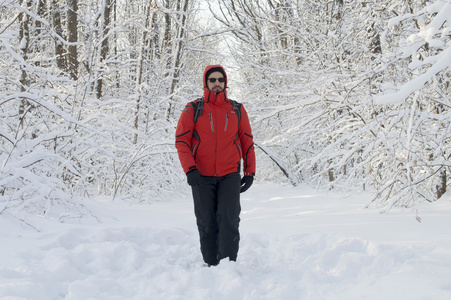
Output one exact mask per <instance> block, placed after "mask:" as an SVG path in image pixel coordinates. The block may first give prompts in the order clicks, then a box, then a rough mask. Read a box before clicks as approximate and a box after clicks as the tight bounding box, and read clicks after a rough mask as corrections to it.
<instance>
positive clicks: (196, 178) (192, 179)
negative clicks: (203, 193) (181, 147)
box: [186, 169, 204, 186]
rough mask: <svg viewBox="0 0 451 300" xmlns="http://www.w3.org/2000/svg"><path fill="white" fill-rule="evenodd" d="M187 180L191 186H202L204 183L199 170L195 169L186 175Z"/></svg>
mask: <svg viewBox="0 0 451 300" xmlns="http://www.w3.org/2000/svg"><path fill="white" fill-rule="evenodd" d="M186 178H187V180H188V184H189V185H190V186H195V185H201V184H202V183H203V182H204V180H203V179H202V175H201V174H200V172H199V170H198V169H194V170H191V171H189V172H188V173H186Z"/></svg>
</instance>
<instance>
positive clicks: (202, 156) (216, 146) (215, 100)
mask: <svg viewBox="0 0 451 300" xmlns="http://www.w3.org/2000/svg"><path fill="white" fill-rule="evenodd" d="M203 82H204V96H203V98H202V99H198V100H196V101H193V102H190V103H188V104H187V105H186V106H185V109H184V110H183V111H182V114H181V116H180V119H179V121H178V124H177V130H176V143H175V145H176V148H177V152H178V155H179V158H180V162H181V165H182V167H183V170H184V171H185V173H186V176H187V180H188V184H189V185H190V186H191V187H192V192H193V199H194V212H195V215H196V220H197V227H198V230H199V236H200V248H201V252H202V256H203V259H204V261H205V263H207V264H208V266H215V265H217V264H219V261H220V260H221V259H223V258H226V257H228V258H229V259H230V260H231V261H236V258H237V255H238V243H239V240H240V234H239V231H238V226H239V222H240V212H241V206H240V193H242V192H244V191H246V190H247V189H248V188H249V187H250V186H251V185H252V182H253V180H254V177H253V176H254V175H255V152H254V144H253V137H252V131H251V126H250V124H249V118H248V116H247V113H246V110H245V109H244V106H243V105H242V104H239V103H237V102H234V101H233V100H230V99H228V98H227V92H226V88H227V75H226V72H225V70H224V68H223V67H222V66H220V65H212V66H207V67H206V68H205V71H204V77H203ZM199 107H200V108H201V109H200V110H199ZM196 111H197V113H196ZM195 115H197V116H198V117H197V120H196V117H195ZM241 161H243V175H244V176H243V178H242V179H241V176H240V170H241Z"/></svg>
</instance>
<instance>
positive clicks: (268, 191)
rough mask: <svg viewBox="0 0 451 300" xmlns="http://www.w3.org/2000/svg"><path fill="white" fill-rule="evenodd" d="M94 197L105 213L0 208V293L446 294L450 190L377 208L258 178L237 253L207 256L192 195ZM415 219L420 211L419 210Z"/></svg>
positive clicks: (450, 289) (95, 207)
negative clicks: (207, 259) (79, 216)
mask: <svg viewBox="0 0 451 300" xmlns="http://www.w3.org/2000/svg"><path fill="white" fill-rule="evenodd" d="M182 194H183V195H186V196H182V197H178V198H177V197H174V198H173V199H166V200H165V201H160V202H154V203H152V204H148V205H132V206H130V205H129V204H127V203H125V202H121V201H114V202H112V201H111V200H110V199H105V198H100V197H99V198H96V199H94V200H92V199H91V200H87V201H86V205H87V206H89V208H90V209H91V211H92V212H93V213H94V214H95V215H97V216H98V217H99V218H100V219H101V220H102V222H100V223H94V222H92V221H91V222H89V223H86V224H62V223H58V222H56V221H55V220H52V219H44V218H41V219H39V218H38V217H32V216H30V217H28V218H27V219H26V222H27V223H29V224H33V226H35V227H36V228H37V229H38V230H39V231H36V230H34V229H31V227H29V226H26V225H25V223H23V222H19V221H18V220H17V219H14V218H12V217H11V216H9V215H7V214H6V213H3V214H1V215H0V231H1V233H0V239H1V241H0V243H1V245H2V246H1V247H0V298H1V299H33V300H39V299H46V300H47V299H233V300H237V299H451V281H450V279H449V275H450V274H451V238H450V235H449V232H448V230H449V228H451V195H450V193H447V194H445V196H443V197H442V198H441V199H440V200H439V201H437V202H434V203H427V204H423V205H422V206H420V207H418V208H417V209H418V211H417V210H405V211H397V210H395V209H393V210H392V211H391V212H390V213H389V214H381V213H379V211H378V209H377V208H375V207H371V206H370V208H365V206H366V204H368V203H369V201H370V200H371V198H372V196H373V195H372V194H371V193H358V194H352V195H346V194H344V193H341V192H337V191H329V192H327V193H326V192H319V191H316V190H314V189H311V188H309V187H307V186H298V187H292V186H281V185H276V184H264V183H257V184H254V186H253V187H252V188H251V189H250V190H249V191H248V192H246V193H244V194H242V201H241V202H242V203H241V204H242V214H241V225H240V226H241V227H240V228H241V242H240V252H239V257H238V261H237V262H229V261H227V260H223V261H221V263H220V265H219V266H217V267H212V268H208V267H206V266H205V265H204V263H203V261H202V258H201V255H200V251H199V244H198V234H197V228H196V225H195V219H194V213H193V205H192V200H191V196H190V195H189V193H188V192H187V190H185V191H183V193H182ZM420 221H421V222H420Z"/></svg>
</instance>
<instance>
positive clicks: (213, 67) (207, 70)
mask: <svg viewBox="0 0 451 300" xmlns="http://www.w3.org/2000/svg"><path fill="white" fill-rule="evenodd" d="M212 69H219V70H214V71H218V72H221V73H222V74H224V78H225V80H226V81H225V85H224V90H225V89H226V88H227V73H226V71H225V70H224V68H223V67H222V66H221V65H210V66H207V67H205V71H204V87H207V74H209V73H210V71H211V70H212Z"/></svg>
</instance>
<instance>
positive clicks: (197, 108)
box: [191, 97, 204, 123]
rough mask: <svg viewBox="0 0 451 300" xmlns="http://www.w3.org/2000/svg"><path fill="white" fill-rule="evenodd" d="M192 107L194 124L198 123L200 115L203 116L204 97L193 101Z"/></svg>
mask: <svg viewBox="0 0 451 300" xmlns="http://www.w3.org/2000/svg"><path fill="white" fill-rule="evenodd" d="M191 105H192V106H193V108H194V116H193V119H194V123H196V122H197V119H198V118H199V116H200V115H202V109H203V108H204V97H201V98H197V100H196V101H191Z"/></svg>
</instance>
